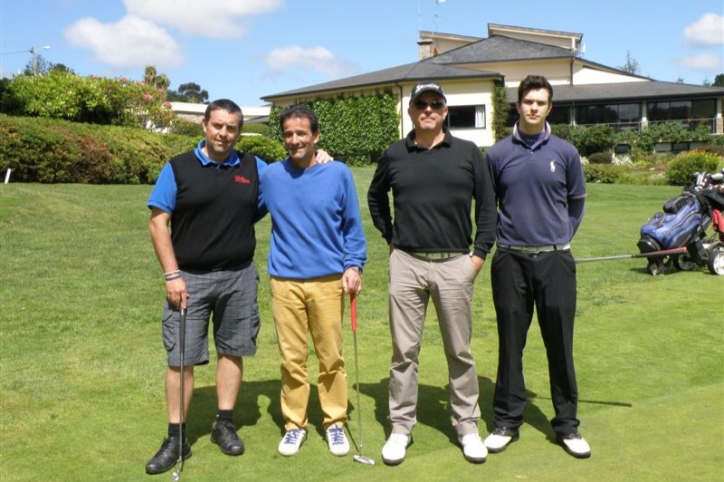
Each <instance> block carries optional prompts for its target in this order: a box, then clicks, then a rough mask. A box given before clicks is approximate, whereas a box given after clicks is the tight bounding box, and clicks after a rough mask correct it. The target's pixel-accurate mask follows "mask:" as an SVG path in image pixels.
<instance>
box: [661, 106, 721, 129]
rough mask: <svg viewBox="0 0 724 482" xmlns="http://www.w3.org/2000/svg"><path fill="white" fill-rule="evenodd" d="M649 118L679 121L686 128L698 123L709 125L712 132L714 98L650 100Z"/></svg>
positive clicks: (691, 127) (714, 109) (662, 120)
mask: <svg viewBox="0 0 724 482" xmlns="http://www.w3.org/2000/svg"><path fill="white" fill-rule="evenodd" d="M648 114H649V120H650V121H651V122H669V121H674V122H679V123H681V125H683V126H684V127H686V128H688V129H694V128H696V127H697V126H698V125H699V124H704V125H709V126H710V127H711V129H712V132H714V129H715V126H714V117H715V116H716V100H714V99H702V100H680V101H671V102H668V101H667V102H650V103H649V109H648Z"/></svg>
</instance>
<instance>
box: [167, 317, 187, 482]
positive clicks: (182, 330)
mask: <svg viewBox="0 0 724 482" xmlns="http://www.w3.org/2000/svg"><path fill="white" fill-rule="evenodd" d="M178 343H179V350H180V351H181V365H180V367H179V374H180V377H181V380H180V381H181V383H180V385H181V388H180V390H179V404H178V406H179V423H178V434H179V449H178V460H177V461H176V463H177V464H178V468H177V469H176V470H174V471H173V474H171V480H172V481H173V482H178V481H179V479H181V471H183V469H184V354H185V353H184V352H185V351H186V308H185V307H184V306H183V305H182V306H181V310H180V311H179V326H178Z"/></svg>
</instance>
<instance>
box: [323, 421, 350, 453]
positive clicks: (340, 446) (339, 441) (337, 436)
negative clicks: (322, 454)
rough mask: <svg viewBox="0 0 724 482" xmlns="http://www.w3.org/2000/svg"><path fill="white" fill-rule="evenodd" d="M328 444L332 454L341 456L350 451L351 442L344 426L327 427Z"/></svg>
mask: <svg viewBox="0 0 724 482" xmlns="http://www.w3.org/2000/svg"><path fill="white" fill-rule="evenodd" d="M327 445H329V451H330V452H332V455H336V456H338V457H341V456H343V455H347V454H348V453H349V442H348V441H347V436H346V435H345V434H344V428H343V427H340V426H339V425H332V426H331V427H329V428H328V429H327Z"/></svg>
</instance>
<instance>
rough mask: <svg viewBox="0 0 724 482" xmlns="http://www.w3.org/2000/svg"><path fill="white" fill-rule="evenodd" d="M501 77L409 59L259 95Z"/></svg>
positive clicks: (310, 92)
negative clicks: (387, 67) (428, 80)
mask: <svg viewBox="0 0 724 482" xmlns="http://www.w3.org/2000/svg"><path fill="white" fill-rule="evenodd" d="M476 77H479V78H501V75H500V74H498V73H496V72H484V71H480V70H473V69H467V68H464V67H455V66H452V65H439V64H434V63H431V62H413V63H411V64H405V65H400V66H397V67H391V68H389V69H384V70H377V71H375V72H370V73H368V74H361V75H355V76H353V77H347V78H344V79H339V80H333V81H331V82H325V83H322V84H316V85H312V86H309V87H303V88H301V89H295V90H288V91H286V92H280V93H278V94H273V95H268V96H265V97H262V99H264V100H269V99H273V98H276V97H289V96H294V95H309V94H315V93H322V92H328V91H335V90H344V89H361V88H369V87H374V86H389V85H393V84H395V83H398V82H404V81H418V80H424V79H436V80H439V81H442V80H444V79H464V78H476Z"/></svg>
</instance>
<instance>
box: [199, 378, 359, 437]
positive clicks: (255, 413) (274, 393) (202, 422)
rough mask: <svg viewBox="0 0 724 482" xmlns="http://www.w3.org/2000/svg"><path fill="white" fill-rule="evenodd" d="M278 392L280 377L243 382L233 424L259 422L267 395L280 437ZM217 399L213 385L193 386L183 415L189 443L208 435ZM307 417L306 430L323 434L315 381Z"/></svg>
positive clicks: (244, 424)
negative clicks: (191, 398)
mask: <svg viewBox="0 0 724 482" xmlns="http://www.w3.org/2000/svg"><path fill="white" fill-rule="evenodd" d="M280 391H281V381H280V380H264V381H254V382H246V381H245V382H242V384H241V389H240V390H239V396H238V398H237V399H236V407H235V408H234V426H235V427H236V428H237V430H241V429H242V428H243V427H250V426H254V425H256V424H257V423H258V422H259V420H260V419H261V416H262V414H261V409H260V406H261V405H262V404H265V403H266V402H265V401H264V402H263V403H262V400H261V398H268V399H269V400H271V403H269V407H268V408H267V413H268V414H269V416H270V417H271V419H272V420H273V421H274V424H275V425H276V426H277V427H279V436H280V437H281V436H282V435H283V434H284V418H283V417H282V412H281V406H280V400H279V397H280ZM216 400H217V399H216V387H215V386H208V387H202V388H196V389H194V397H193V400H192V401H191V406H190V407H189V413H188V416H187V417H186V431H187V436H188V439H189V442H190V443H191V444H192V445H193V444H194V443H195V442H196V441H197V440H198V439H200V438H203V437H207V436H209V435H210V434H211V427H212V425H213V423H214V419H215V418H216V411H217V403H216ZM350 407H351V403H350ZM307 416H308V417H309V427H307V428H308V430H312V427H316V431H317V433H318V434H319V435H320V436H321V437H324V429H323V427H322V422H323V420H324V416H323V414H322V409H321V407H320V405H319V395H318V392H317V386H316V385H315V384H312V385H311V389H310V394H309V406H308V408H307Z"/></svg>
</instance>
